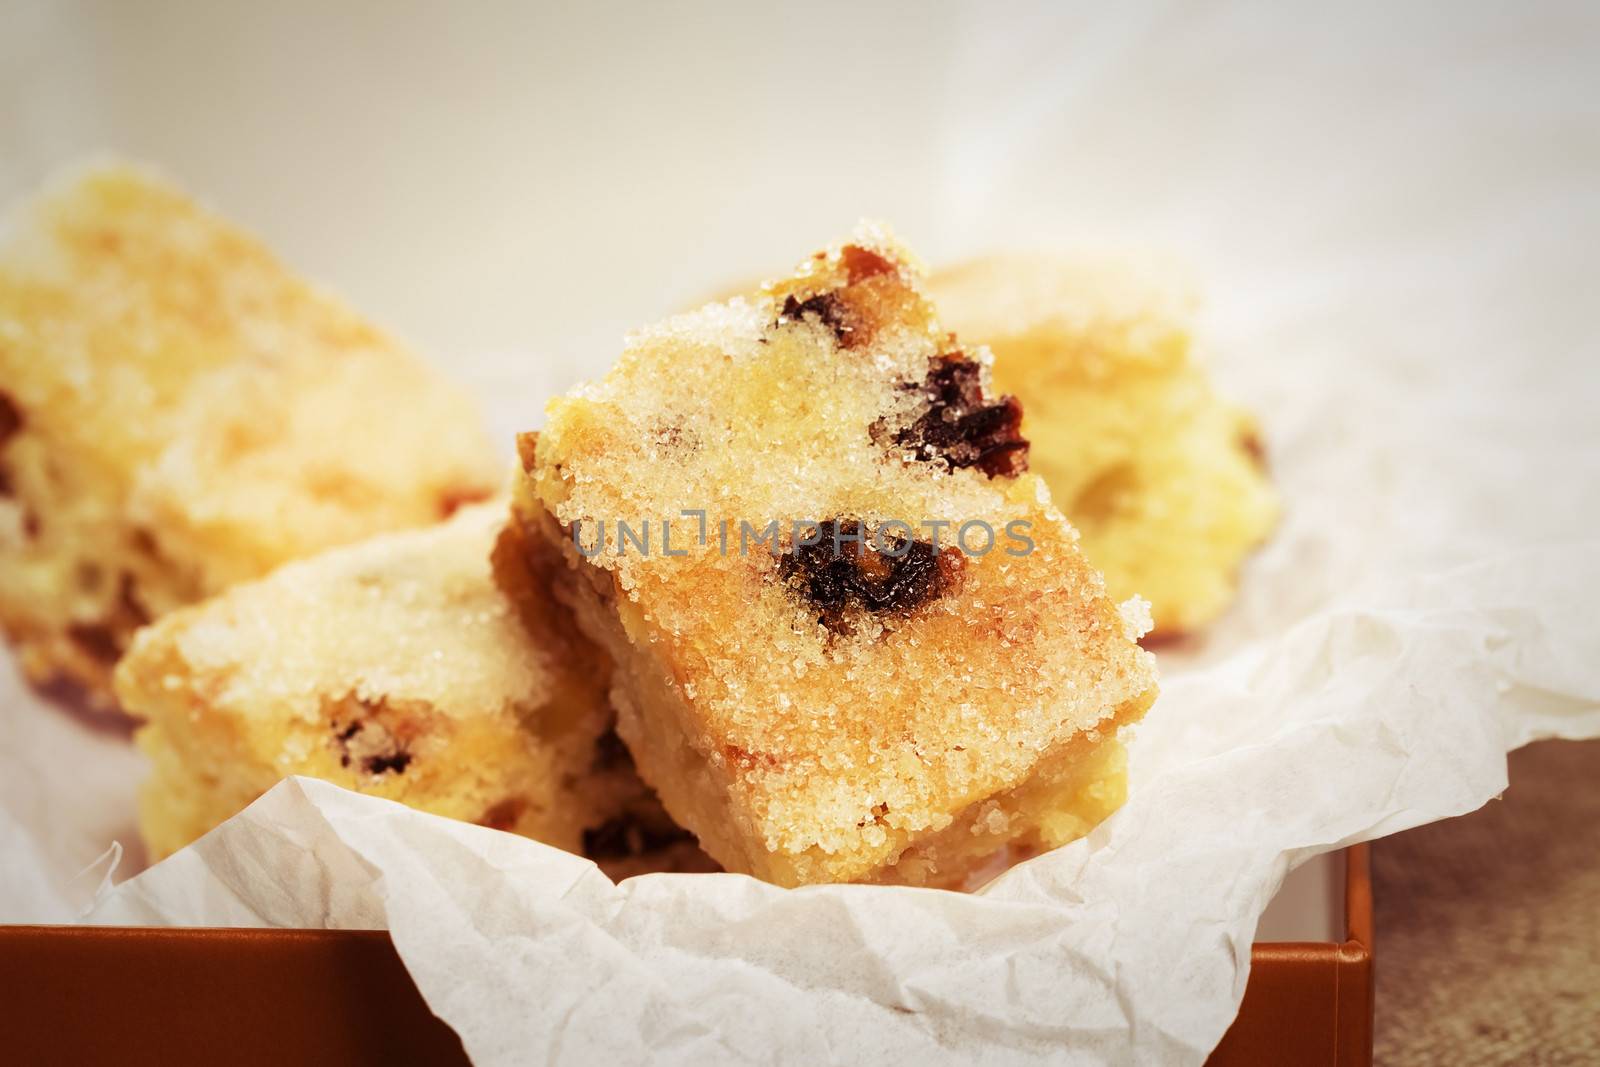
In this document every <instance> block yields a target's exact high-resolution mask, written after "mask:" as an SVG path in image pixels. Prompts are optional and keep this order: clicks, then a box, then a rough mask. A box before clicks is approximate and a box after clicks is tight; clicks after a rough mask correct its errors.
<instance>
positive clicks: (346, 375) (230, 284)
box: [0, 166, 501, 706]
mask: <svg viewBox="0 0 1600 1067" xmlns="http://www.w3.org/2000/svg"><path fill="white" fill-rule="evenodd" d="M500 477H501V469H500V467H499V464H498V462H497V461H496V459H495V457H494V454H493V449H492V448H491V446H490V443H489V441H488V438H487V436H486V434H485V432H484V430H483V429H482V423H481V420H480V418H479V416H478V413H477V412H476V411H475V410H474V408H473V406H472V404H471V403H470V402H469V401H468V399H467V398H466V397H465V396H464V395H463V394H462V393H460V392H459V391H457V390H456V389H455V388H453V387H452V386H450V385H449V384H447V383H445V382H444V381H442V380H441V377H440V376H439V375H438V374H436V373H434V372H433V371H431V370H430V369H429V368H427V367H426V366H425V365H423V364H422V363H421V362H419V361H418V360H417V359H415V358H414V357H413V356H412V355H411V354H410V353H409V352H407V351H406V350H405V349H404V348H402V347H401V346H400V345H399V344H397V343H396V342H395V341H393V340H392V339H391V338H389V337H387V336H385V335H384V334H382V333H380V332H379V331H377V330H376V329H374V328H373V327H372V326H370V325H369V324H368V323H366V322H365V321H364V320H362V319H361V318H359V317H358V316H357V315H356V314H354V313H353V312H352V311H350V310H349V309H348V308H346V307H345V306H344V305H343V304H341V303H339V302H337V301H336V300H334V299H332V298H330V297H328V296H326V295H324V294H323V293H320V292H319V291H317V290H316V289H314V288H312V287H311V286H309V285H307V284H306V283H304V282H302V281H300V280H299V279H297V278H296V277H295V276H293V275H292V274H290V273H289V272H288V271H287V270H286V269H285V268H284V266H283V265H282V264H280V263H279V262H278V261H277V260H276V259H275V258H274V257H273V256H272V255H271V253H269V252H268V251H267V250H266V249H265V248H264V247H263V246H262V245H261V244H260V243H259V242H257V241H256V240H255V239H254V238H252V237H250V236H248V235H246V234H244V233H242V232H240V231H239V230H237V229H235V228H234V227H232V226H231V225H229V224H227V223H226V222H223V221H222V220H220V219H218V218H217V217H215V216H213V215H211V214H209V213H207V212H206V211H204V210H202V209H201V208H199V207H197V206H196V205H195V204H194V203H193V202H191V201H190V200H188V199H187V198H185V197H184V196H183V195H182V194H181V193H179V192H177V191H176V190H174V189H172V188H171V187H169V186H167V185H165V184H164V183H162V182H161V181H159V180H158V179H156V178H154V177H152V176H150V175H148V174H145V173H143V172H140V171H137V170H132V169H129V168H126V167H120V166H103V167H98V168H92V169H89V170H86V171H83V172H81V173H78V174H76V175H74V176H71V177H70V178H67V179H65V180H62V181H60V182H58V183H56V184H54V185H53V186H51V187H50V188H49V189H48V190H46V191H45V192H44V193H43V194H42V195H41V196H40V197H39V198H38V199H37V200H35V201H34V202H33V203H32V204H29V205H27V206H26V207H24V208H23V209H21V210H20V211H18V212H16V213H14V214H13V215H12V217H11V218H10V220H9V223H8V225H7V228H6V230H5V233H4V234H3V236H0V623H3V625H4V629H5V631H6V632H7V634H8V635H9V636H10V637H11V639H12V640H13V641H15V642H16V643H17V646H18V651H19V654H20V657H21V661H22V665H23V667H24V669H25V670H26V672H27V673H28V675H29V676H30V677H31V678H32V679H34V680H35V681H36V682H41V683H42V682H47V681H50V680H52V679H65V680H68V681H70V682H74V683H77V684H78V685H79V686H81V687H82V688H83V689H84V691H85V695H86V696H87V697H88V698H89V699H90V700H91V701H92V702H94V703H95V704H97V705H100V706H106V705H108V704H109V701H110V695H109V673H110V668H111V666H112V664H113V663H114V662H115V660H116V658H117V656H118V654H119V653H120V652H121V650H122V649H123V648H124V647H126V644H127V641H128V638H129V635H130V634H131V633H132V631H133V630H134V629H135V628H136V627H137V626H138V625H140V624H141V623H143V622H145V621H147V620H148V619H151V618H156V617H159V616H160V615H162V614H164V613H165V612H167V611H170V610H172V609H173V608H175V607H177V606H179V605H182V604H186V603H191V602H193V601H195V600H198V599H200V598H202V597H204V596H207V595H210V594H212V593H215V592H218V591H220V590H221V589H223V588H225V587H226V586H228V585H229V584H231V583H233V582H236V581H240V580H244V579H248V578H253V577H256V576H257V575H260V574H263V573H265V572H266V571H268V570H270V569H271V568H272V567H274V566H276V565H277V564H279V563H281V562H283V561H285V560H288V559H292V558H296V557H300V556H304V555H308V554H310V553H312V552H316V551H319V550H321V549H323V548H326V547H329V546H332V545H337V544H343V543H346V542H351V541H356V540H359V539H361V538H364V537H367V536H370V535H371V534H374V533H377V532H381V531H384V530H391V529H399V528H403V527H409V526H419V525H423V524H427V523H432V522H436V521H438V520H439V519H440V518H442V517H443V516H445V515H448V514H449V513H450V512H451V511H453V510H454V509H455V508H456V507H457V506H458V505H459V504H461V503H463V502H466V501H471V500H475V499H482V498H484V497H486V496H488V495H489V494H490V493H492V492H493V491H494V489H495V487H496V486H497V485H498V484H499V482H500Z"/></svg>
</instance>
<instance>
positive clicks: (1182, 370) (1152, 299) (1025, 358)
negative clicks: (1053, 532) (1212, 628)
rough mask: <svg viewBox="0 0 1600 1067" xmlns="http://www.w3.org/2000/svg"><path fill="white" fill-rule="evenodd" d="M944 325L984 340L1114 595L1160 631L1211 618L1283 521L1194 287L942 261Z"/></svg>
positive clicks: (939, 295)
mask: <svg viewBox="0 0 1600 1067" xmlns="http://www.w3.org/2000/svg"><path fill="white" fill-rule="evenodd" d="M929 288H930V292H931V293H932V294H933V296H934V299H935V300H936V301H937V302H938V305H939V307H940V309H941V311H942V312H943V314H944V316H945V320H946V322H947V323H948V324H949V325H950V326H951V327H952V328H954V329H956V330H958V331H959V332H960V333H961V335H962V336H963V337H969V338H972V339H974V340H977V341H982V342H984V343H986V344H988V345H989V346H990V347H991V348H992V349H993V350H994V354H995V365H994V375H995V382H996V384H997V385H998V386H999V387H1000V388H1002V389H1005V390H1007V391H1008V392H1012V393H1014V394H1015V395H1016V396H1017V397H1018V398H1019V399H1020V400H1021V401H1022V406H1023V409H1024V410H1025V411H1026V412H1027V417H1026V419H1025V420H1024V425H1023V432H1024V433H1025V434H1026V436H1027V437H1028V440H1029V441H1030V442H1031V443H1032V449H1031V452H1030V457H1031V463H1032V468H1033V470H1035V471H1036V472H1038V473H1039V474H1040V475H1041V476H1043V477H1044V479H1045V480H1046V481H1047V482H1048V483H1049V484H1050V489H1051V493H1052V496H1053V498H1054V500H1055V502H1056V504H1057V505H1058V506H1059V507H1060V508H1061V510H1062V511H1063V512H1065V513H1066V515H1067V518H1068V519H1070V520H1071V521H1072V523H1073V525H1074V526H1076V527H1077V528H1078V531H1079V532H1080V533H1081V534H1082V535H1083V540H1082V547H1083V551H1084V554H1085V555H1086V556H1088V557H1089V560H1090V562H1092V563H1093V564H1094V565H1095V566H1096V567H1098V568H1099V569H1100V570H1101V571H1102V572H1103V573H1104V574H1105V579H1106V586H1107V588H1108V589H1109V590H1110V592H1111V595H1112V596H1113V597H1116V598H1121V597H1128V596H1132V595H1134V594H1136V593H1137V594H1139V595H1140V596H1143V597H1145V598H1146V599H1148V600H1149V601H1150V603H1151V609H1152V614H1153V616H1154V622H1155V633H1156V634H1157V635H1158V636H1175V635H1177V634H1181V633H1183V632H1185V631H1192V630H1194V629H1196V628H1198V627H1200V626H1203V625H1204V624H1205V623H1207V622H1209V621H1211V620H1212V619H1213V618H1215V617H1216V616H1217V615H1218V614H1220V613H1221V612H1222V611H1223V609H1224V608H1226V607H1227V605H1228V604H1229V603H1230V602H1231V600H1232V599H1233V595H1234V591H1235V585H1236V580H1237V574H1238V570H1239V566H1240V564H1241V562H1242V561H1243V560H1244V558H1245V557H1246V556H1247V555H1248V554H1249V553H1250V551H1251V550H1252V549H1254V548H1255V547H1256V546H1257V545H1259V544H1260V543H1261V542H1262V541H1263V540H1264V539H1265V538H1266V536H1267V535H1268V534H1269V533H1270V532H1271V530H1272V527H1273V525H1274V524H1275V523H1276V521H1277V515H1278V503H1277V496H1276V494H1275V493H1274V491H1273V489H1272V485H1271V482H1270V480H1269V479H1268V477H1267V474H1266V467H1265V463H1264V457H1263V449H1262V444H1261V437H1260V434H1259V432H1258V431H1257V428H1256V424H1255V420H1254V419H1252V418H1251V417H1250V415H1248V414H1247V413H1245V412H1244V411H1242V410H1240V409H1239V408H1237V407H1235V406H1233V405H1232V404H1229V403H1227V402H1226V401H1224V400H1222V399H1221V398H1219V397H1218V396H1217V394H1216V393H1215V392H1214V391H1213V389H1212V387H1211V384H1210V381H1209V380H1208V378H1207V376H1206V372H1205V368H1204V367H1203V366H1202V365H1201V364H1200V363H1199V361H1198V360H1197V359H1196V358H1195V356H1194V354H1193V350H1192V345H1191V343H1190V333H1189V324H1190V319H1191V315H1192V300H1191V299H1190V298H1189V296H1188V294H1187V293H1185V292H1182V291H1179V290H1176V289H1174V288H1173V287H1171V286H1170V285H1163V284H1162V283H1161V282H1159V281H1158V280H1157V279H1155V278H1153V277H1152V276H1150V275H1148V274H1145V275H1141V274H1140V272H1139V271H1137V270H1136V269H1133V268H1132V267H1130V266H1127V265H1118V264H1114V263H1109V262H1090V261H1071V260H1064V259H1060V258H1053V257H1049V256H1031V257H1030V256H999V257H993V258H987V259H980V260H974V261H971V262H968V263H963V264H960V265H957V266H952V267H949V268H946V269H944V270H940V271H936V272H935V273H934V274H933V276H932V278H931V279H930V281H929Z"/></svg>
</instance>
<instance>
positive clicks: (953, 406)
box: [894, 352, 1028, 478]
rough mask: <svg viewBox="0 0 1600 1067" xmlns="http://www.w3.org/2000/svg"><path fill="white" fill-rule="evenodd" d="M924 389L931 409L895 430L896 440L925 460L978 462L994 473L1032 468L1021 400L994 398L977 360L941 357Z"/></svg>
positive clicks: (956, 355) (953, 464)
mask: <svg viewBox="0 0 1600 1067" xmlns="http://www.w3.org/2000/svg"><path fill="white" fill-rule="evenodd" d="M920 389H921V390H922V393H923V395H924V396H925V397H926V398H927V401H928V410H927V411H926V412H924V413H923V415H922V416H921V417H920V418H919V419H917V421H916V422H914V423H912V424H911V425H910V426H907V427H906V428H905V429H903V430H901V431H900V432H899V433H897V434H895V437H894V440H895V443H896V444H899V445H901V446H903V447H905V448H908V449H910V450H911V454H912V455H913V456H915V457H916V458H917V459H919V460H923V461H924V462H929V463H932V462H942V463H944V464H945V466H947V467H949V468H950V469H951V470H955V469H957V468H960V467H977V468H978V469H979V470H981V471H983V473H985V474H987V475H988V476H989V477H991V478H995V477H1000V476H1005V477H1015V476H1016V475H1018V474H1021V473H1022V472H1023V471H1025V470H1027V469H1028V441H1027V439H1026V438H1024V437H1023V436H1022V405H1021V404H1019V403H1017V398H1016V397H1013V396H1002V397H1000V398H999V399H998V400H993V401H991V400H990V399H989V397H988V395H987V394H986V393H985V392H984V389H983V368H982V367H980V366H979V365H978V363H977V362H975V361H974V360H970V359H967V358H966V357H965V356H963V355H962V354H961V353H959V352H956V353H952V354H950V355H945V356H940V357H939V358H938V359H936V360H934V361H933V362H932V365H931V366H930V367H929V369H928V376H927V378H926V379H925V380H924V381H923V382H922V384H921V386H920Z"/></svg>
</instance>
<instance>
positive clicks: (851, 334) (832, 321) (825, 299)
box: [778, 293, 856, 348]
mask: <svg viewBox="0 0 1600 1067" xmlns="http://www.w3.org/2000/svg"><path fill="white" fill-rule="evenodd" d="M808 318H814V319H816V320H817V321H818V322H820V323H821V324H822V325H823V326H825V327H827V329H828V332H829V333H831V334H833V336H834V340H836V341H838V342H839V343H840V344H841V345H843V346H844V347H846V348H849V347H850V345H851V342H852V341H854V340H855V333H856V327H855V322H854V321H853V316H852V315H851V314H850V308H849V306H848V305H847V304H846V303H845V302H844V301H843V300H842V299H840V298H839V297H838V296H836V295H835V294H833V293H819V294H817V295H816V296H813V297H808V298H807V299H805V300H799V299H797V298H795V297H793V296H790V297H788V298H787V299H785V300H784V302H783V310H782V311H781V312H780V313H779V318H778V325H780V326H782V325H785V324H786V323H790V322H799V321H801V320H802V319H808Z"/></svg>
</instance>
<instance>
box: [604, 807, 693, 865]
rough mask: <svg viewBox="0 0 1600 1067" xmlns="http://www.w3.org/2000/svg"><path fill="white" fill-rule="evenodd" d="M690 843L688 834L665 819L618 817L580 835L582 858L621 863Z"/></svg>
mask: <svg viewBox="0 0 1600 1067" xmlns="http://www.w3.org/2000/svg"><path fill="white" fill-rule="evenodd" d="M690 839H691V838H690V835H689V833H688V831H686V830H682V829H679V828H678V827H677V826H675V825H673V824H672V823H671V822H669V821H668V820H666V819H648V818H639V817H636V816H632V815H621V816H618V817H617V818H615V819H611V820H609V821H607V822H604V823H601V824H600V825H599V826H596V827H593V828H592V829H588V830H585V831H584V832H583V854H584V855H585V856H587V857H589V858H590V859H602V860H612V859H623V858H626V857H628V856H638V855H641V854H643V853H645V852H655V851H658V850H660V849H664V848H667V847H669V846H671V845H676V844H680V843H681V842H684V841H688V840H690Z"/></svg>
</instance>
